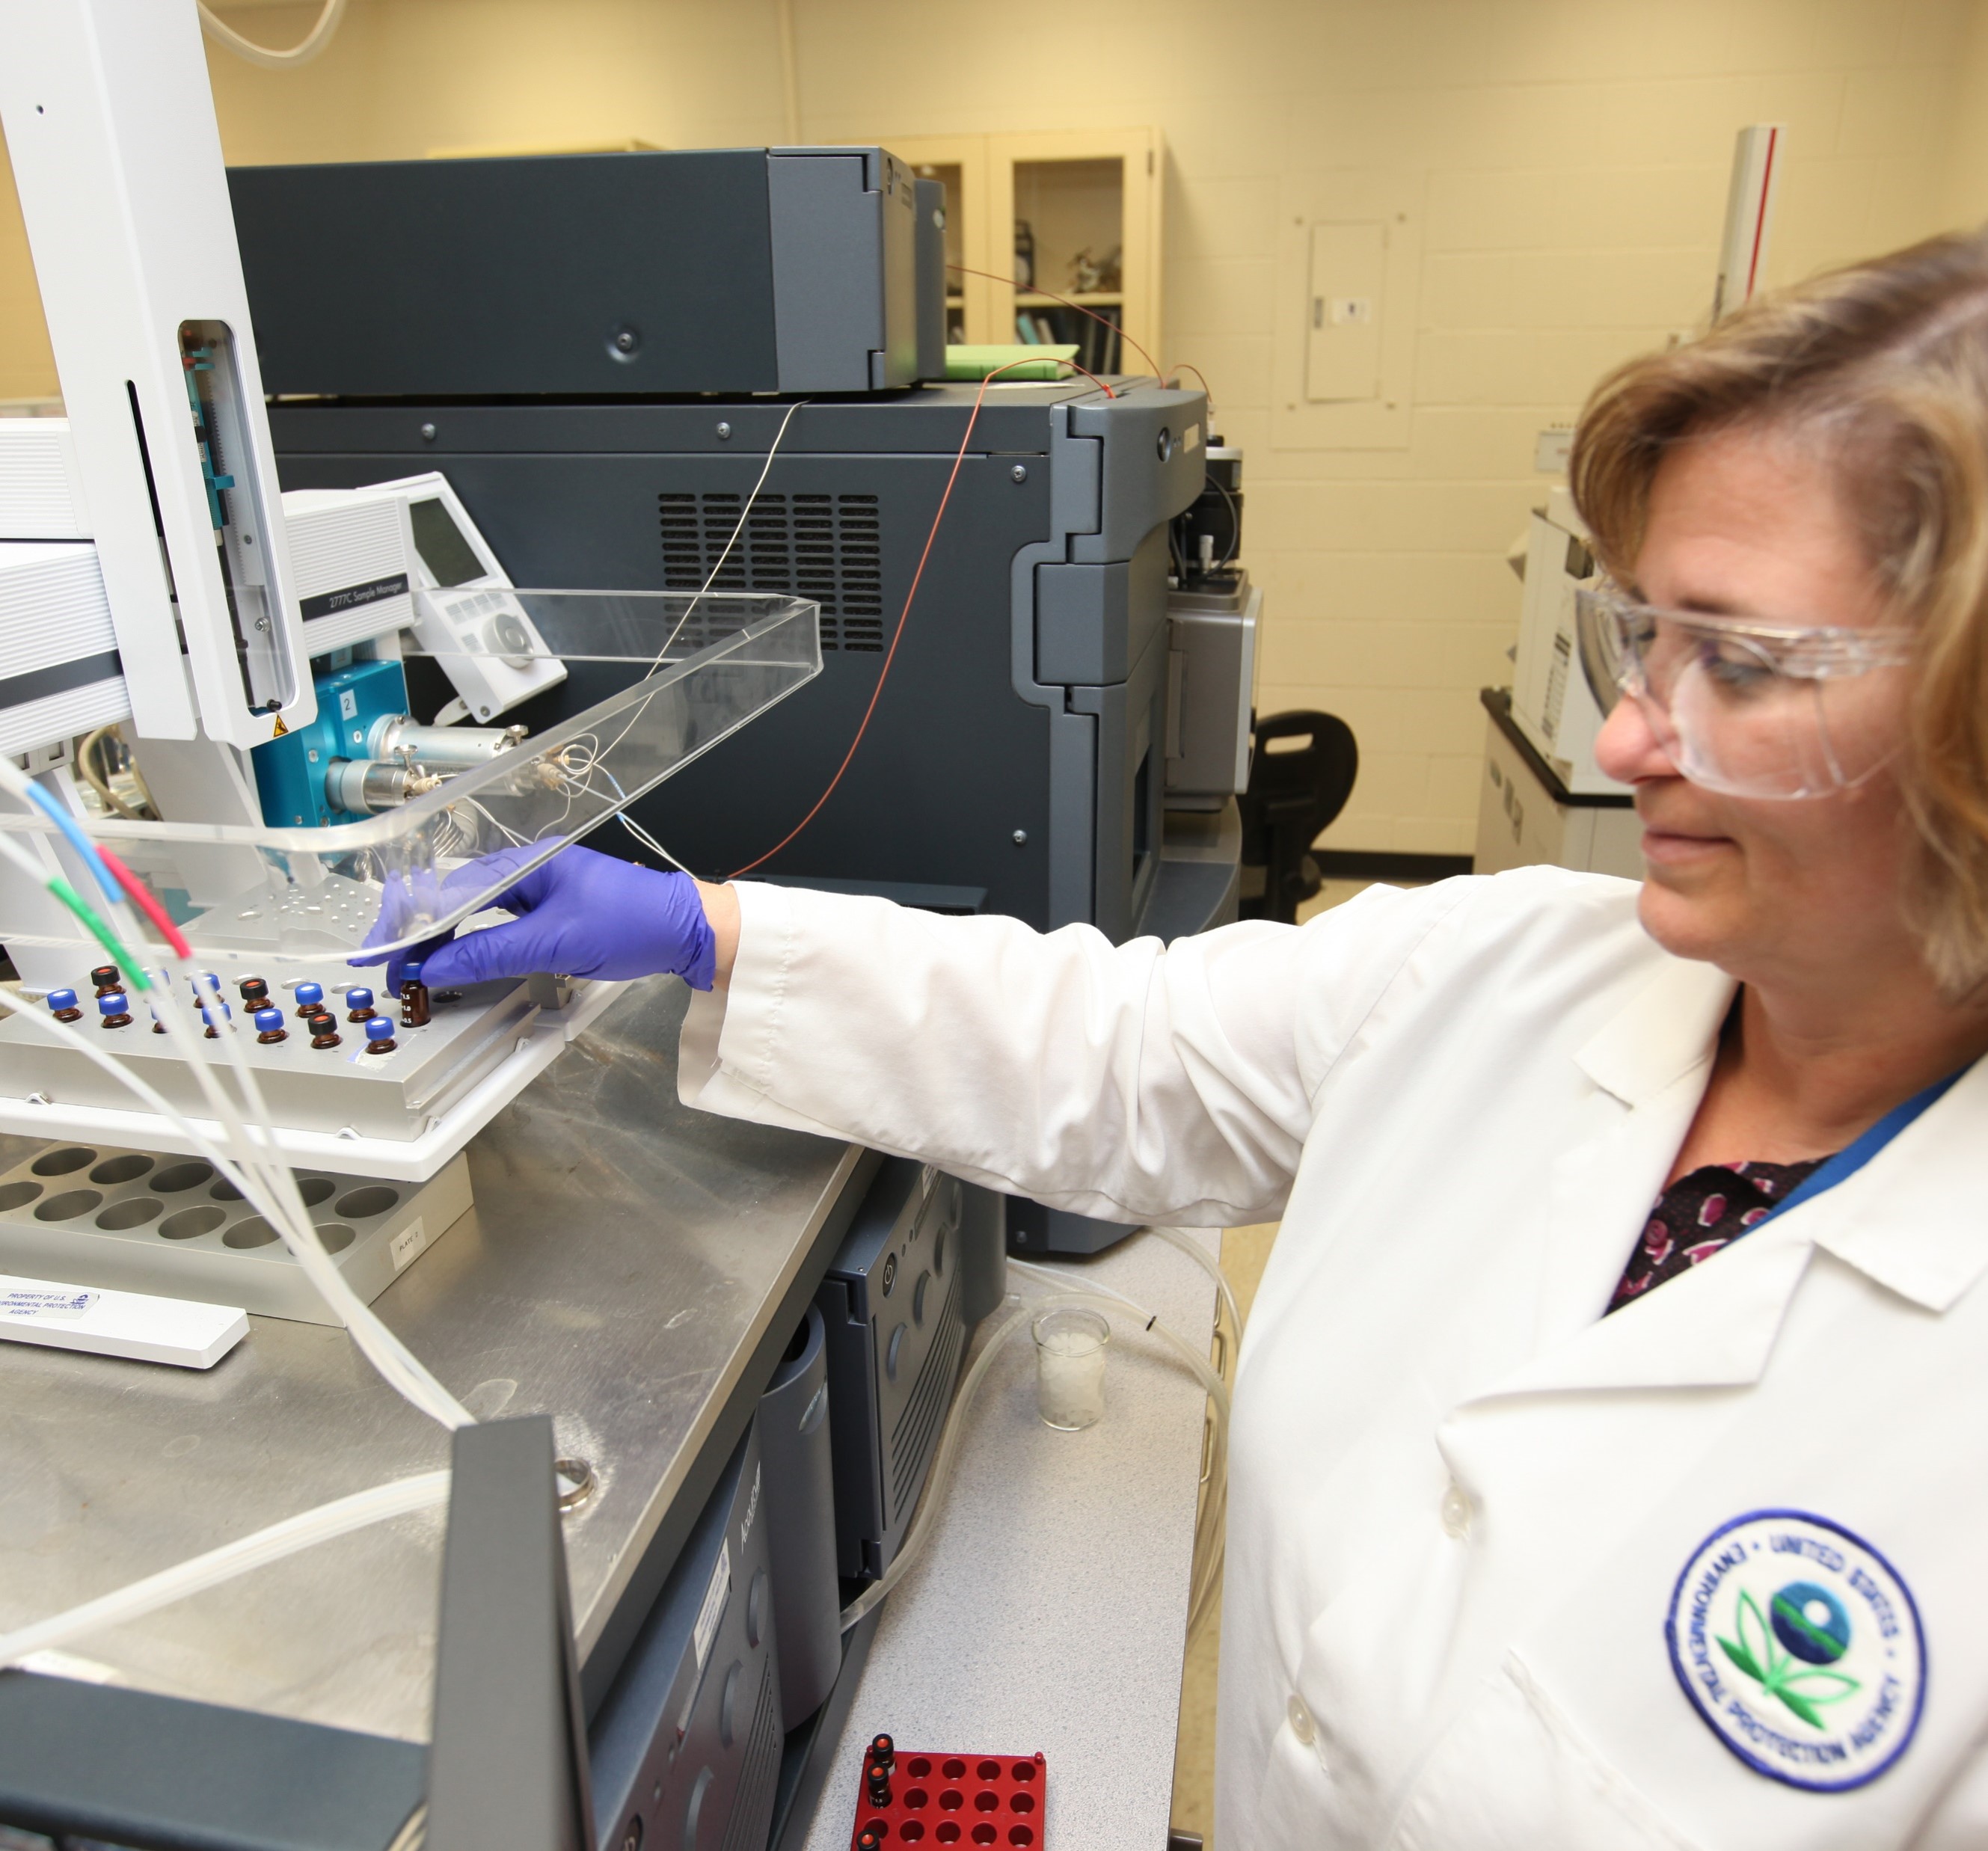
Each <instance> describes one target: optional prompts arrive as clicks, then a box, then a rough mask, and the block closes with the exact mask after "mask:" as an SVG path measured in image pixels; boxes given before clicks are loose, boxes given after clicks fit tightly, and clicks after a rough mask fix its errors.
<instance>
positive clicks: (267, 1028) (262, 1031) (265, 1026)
mask: <svg viewBox="0 0 1988 1851" xmlns="http://www.w3.org/2000/svg"><path fill="white" fill-rule="evenodd" d="M255 1029H256V1035H255V1039H256V1040H257V1041H258V1042H261V1043H262V1045H263V1046H265V1047H267V1046H268V1045H269V1044H270V1043H271V1042H278V1041H288V1040H289V1039H290V1036H289V1030H288V1029H286V1028H285V1027H284V1026H283V1012H282V1010H281V1009H258V1010H257V1011H256V1012H255Z"/></svg>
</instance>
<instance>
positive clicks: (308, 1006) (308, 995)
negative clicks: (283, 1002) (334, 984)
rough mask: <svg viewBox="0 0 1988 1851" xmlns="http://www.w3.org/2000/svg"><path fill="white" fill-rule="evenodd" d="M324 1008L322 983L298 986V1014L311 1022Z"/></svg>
mask: <svg viewBox="0 0 1988 1851" xmlns="http://www.w3.org/2000/svg"><path fill="white" fill-rule="evenodd" d="M323 1007H324V985H323V984H321V983H300V984H299V985H297V1014H298V1015H299V1018H301V1019H302V1020H303V1021H305V1022H309V1020H310V1018H312V1017H313V1015H316V1014H317V1012H319V1011H320V1009H322V1008H323Z"/></svg>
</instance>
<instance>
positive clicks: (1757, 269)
mask: <svg viewBox="0 0 1988 1851" xmlns="http://www.w3.org/2000/svg"><path fill="white" fill-rule="evenodd" d="M1786 143H1787V126H1786V125H1785V124H1784V123H1778V122H1756V123H1753V125H1752V126H1751V127H1747V128H1743V129H1742V130H1740V131H1739V134H1738V136H1737V137H1736V138H1735V139H1734V141H1733V184H1732V186H1731V187H1730V189H1729V191H1728V192H1727V194H1726V231H1725V235H1724V236H1723V238H1721V239H1720V240H1719V282H1718V285H1717V286H1716V288H1715V289H1714V290H1713V292H1712V319H1713V320H1714V321H1718V320H1720V319H1723V317H1724V316H1728V315H1730V314H1731V313H1732V312H1733V310H1734V309H1737V308H1739V306H1741V305H1742V304H1743V302H1746V301H1747V300H1748V299H1749V298H1750V297H1751V296H1752V295H1753V292H1754V291H1755V290H1756V289H1758V288H1759V287H1760V278H1761V275H1762V274H1763V271H1764V270H1765V269H1766V265H1767V242H1768V240H1769V239H1770V238H1771V237H1772V236H1773V228H1774V226H1773V221H1774V198H1775V195H1776V194H1777V193H1778V192H1779V191H1780V184H1781V167H1782V165H1783V155H1784V154H1785V153H1786Z"/></svg>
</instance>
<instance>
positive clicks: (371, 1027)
mask: <svg viewBox="0 0 1988 1851" xmlns="http://www.w3.org/2000/svg"><path fill="white" fill-rule="evenodd" d="M366 1039H367V1040H368V1041H391V1040H392V1039H394V1025H393V1024H392V1023H391V1022H389V1021H388V1020H387V1018H386V1017H385V1016H384V1015H376V1016H374V1018H373V1019H372V1020H371V1021H370V1022H368V1023H367V1025H366Z"/></svg>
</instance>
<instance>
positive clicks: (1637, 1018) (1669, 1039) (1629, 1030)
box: [1574, 957, 1739, 1154]
mask: <svg viewBox="0 0 1988 1851" xmlns="http://www.w3.org/2000/svg"><path fill="white" fill-rule="evenodd" d="M1738 987H1739V986H1738V985H1736V983H1735V982H1734V981H1733V979H1732V978H1729V977H1728V976H1727V975H1726V973H1725V972H1724V971H1722V970H1720V969H1719V968H1718V967H1717V966H1716V965H1715V964H1697V963H1694V962H1692V961H1690V960H1689V959H1686V958H1668V957H1667V958H1665V959H1664V961H1663V962H1662V964H1660V965H1659V966H1658V971H1657V974H1656V976H1655V978H1654V979H1653V980H1652V981H1651V982H1650V983H1649V984H1648V985H1646V986H1645V988H1643V989H1642V990H1641V991H1639V992H1638V994H1637V995H1636V997H1635V999H1634V1000H1633V1001H1631V1003H1630V1004H1629V1005H1628V1008H1625V1009H1624V1010H1622V1011H1621V1012H1620V1013H1619V1014H1618V1015H1615V1016H1614V1018H1612V1019H1611V1021H1610V1022H1608V1025H1606V1026H1605V1027H1604V1028H1603V1029H1601V1032H1599V1033H1598V1034H1596V1035H1594V1036H1593V1037H1592V1038H1591V1039H1589V1040H1588V1041H1587V1042H1586V1043H1585V1044H1584V1045H1583V1046H1582V1047H1581V1049H1579V1050H1578V1051H1577V1052H1576V1054H1575V1055H1574V1062H1575V1065H1576V1066H1578V1067H1579V1068H1580V1069H1581V1071H1582V1072H1584V1073H1585V1074H1586V1075H1587V1077H1588V1078H1589V1079H1591V1080H1593V1081H1594V1083H1595V1084H1596V1085H1597V1086H1600V1087H1601V1089H1603V1090H1604V1092H1608V1093H1613V1094H1614V1096H1615V1097H1616V1098H1618V1099H1620V1100H1621V1102H1622V1103H1623V1104H1625V1106H1641V1105H1643V1104H1645V1103H1646V1102H1648V1100H1651V1099H1654V1098H1655V1097H1656V1096H1657V1095H1658V1094H1659V1093H1662V1092H1663V1091H1664V1090H1665V1088H1667V1087H1668V1086H1673V1085H1675V1083H1677V1082H1678V1081H1679V1080H1680V1079H1683V1078H1684V1077H1685V1075H1687V1074H1689V1073H1690V1072H1692V1071H1693V1069H1696V1068H1698V1067H1700V1066H1704V1067H1706V1068H1707V1069H1708V1071H1709V1063H1710V1062H1711V1059H1712V1055H1713V1053H1714V1052H1715V1051H1716V1049H1717V1047H1718V1044H1719V1029H1720V1026H1721V1025H1723V1023H1724V1022H1725V1020H1726V1012H1728V1011H1729V1009H1730V1008H1732V1006H1733V991H1735V990H1736V989H1737V988H1738ZM1703 1090H1704V1087H1703V1085H1702V1083H1700V1086H1699V1092H1700V1093H1702V1092H1703ZM1695 1109H1696V1104H1695V1102H1694V1110H1695ZM1673 1154H1675V1152H1673Z"/></svg>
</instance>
